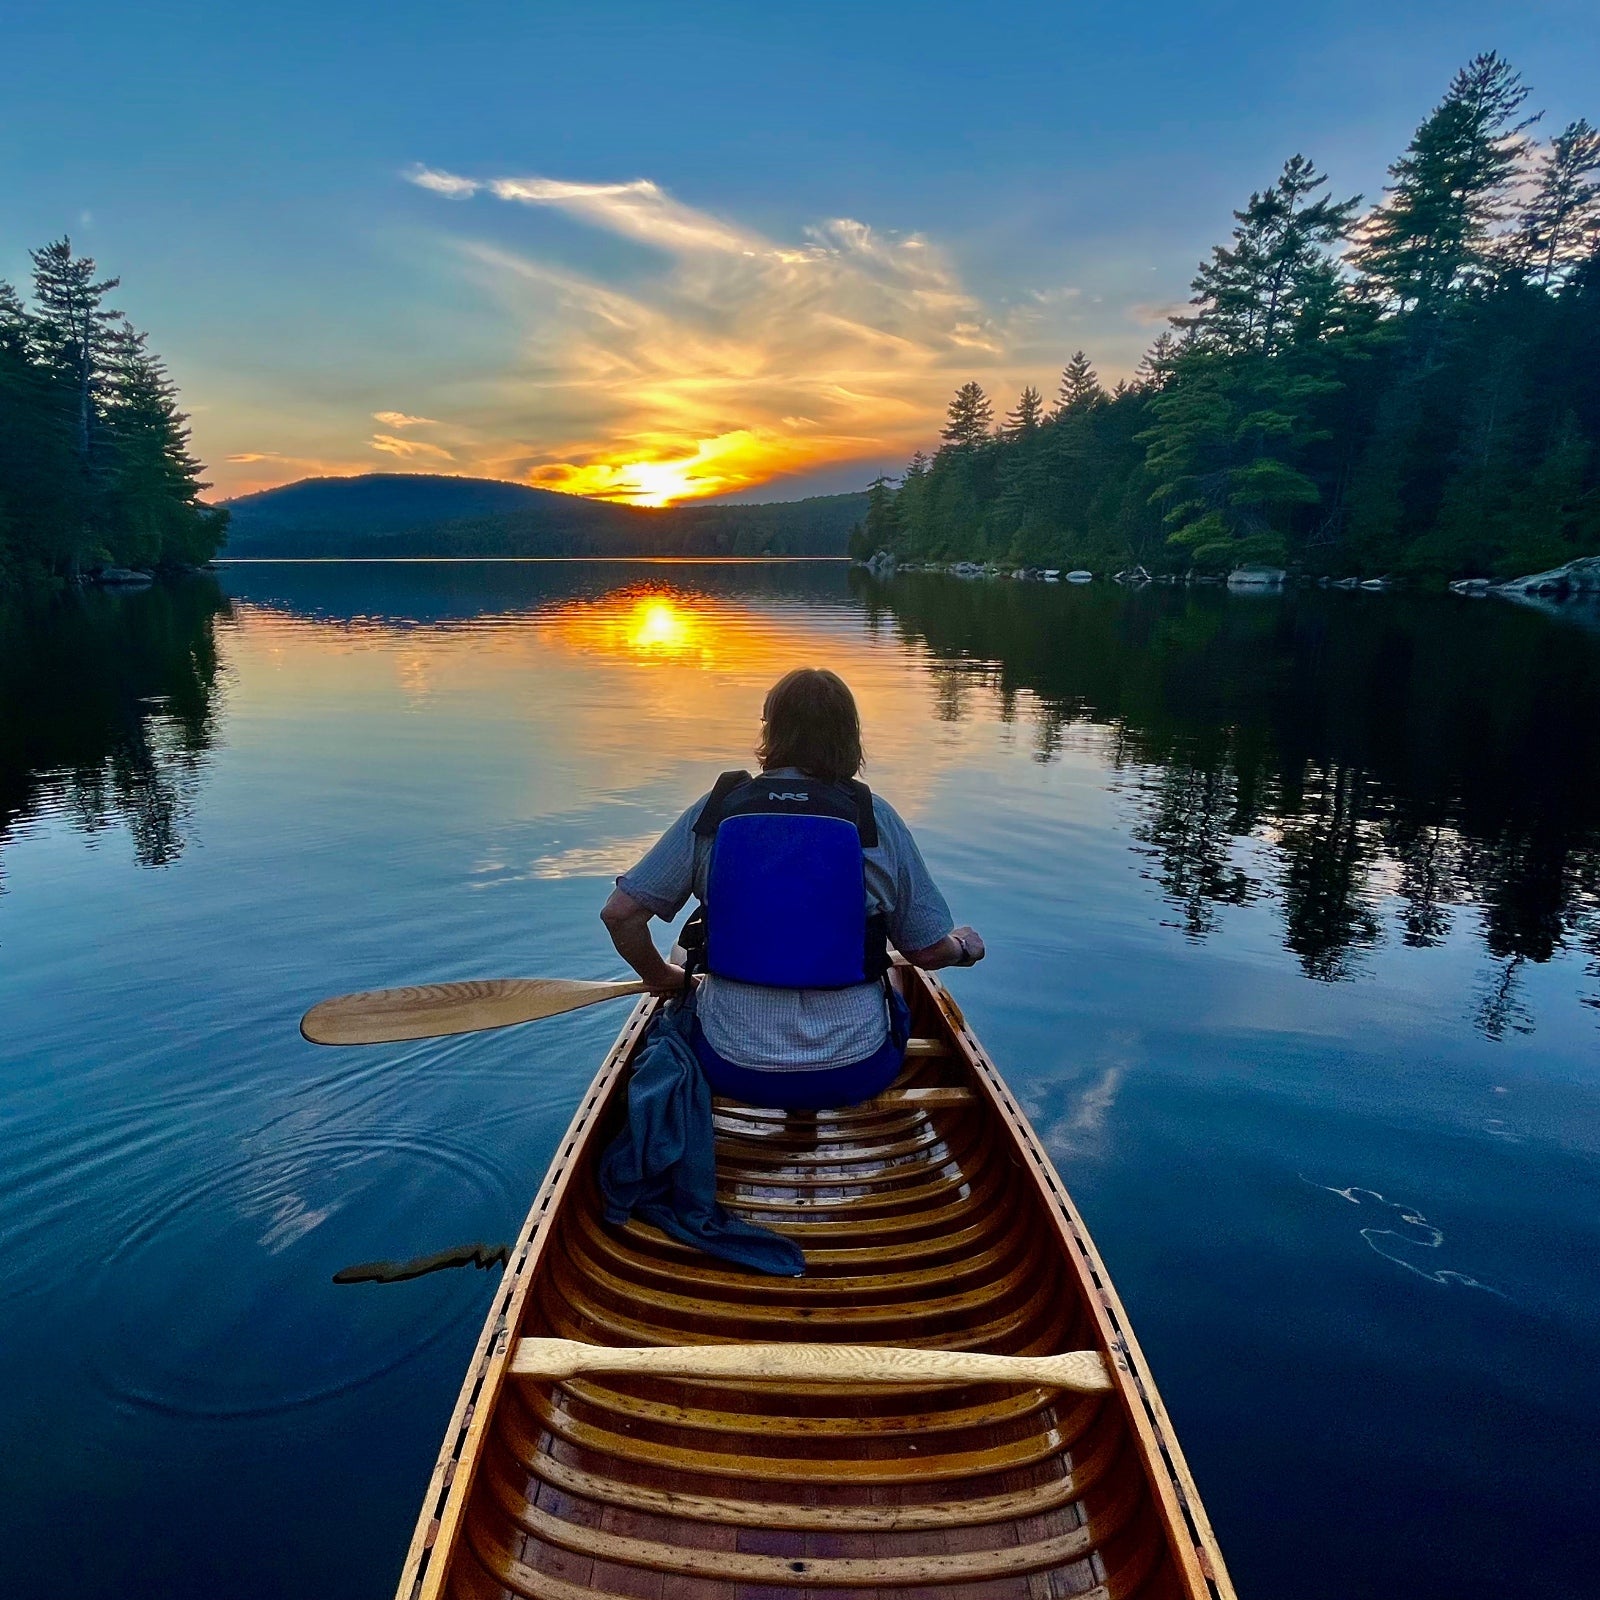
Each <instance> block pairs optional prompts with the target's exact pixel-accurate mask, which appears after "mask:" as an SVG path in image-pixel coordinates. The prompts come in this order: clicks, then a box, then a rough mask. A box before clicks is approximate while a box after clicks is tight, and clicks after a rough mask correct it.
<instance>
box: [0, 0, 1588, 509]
mask: <svg viewBox="0 0 1600 1600" xmlns="http://www.w3.org/2000/svg"><path fill="white" fill-rule="evenodd" d="M1595 22H1596V16H1595V12H1594V8H1593V5H1592V3H1590V4H1586V5H1579V4H1576V3H1569V0H1559V3H1535V4H1524V5H1517V6H1511V5H1484V4H1474V3H1457V4H1449V5H1446V4H1427V5H1395V4H1392V3H1391V4H1386V5H1380V4H1376V3H1372V0H1354V3H1350V4H1345V5H1342V6H1339V7H1332V6H1315V7H1313V6H1309V5H1295V4H1276V5H1273V4H1262V3H1259V0H1248V3H1238V4H1232V5H1183V6H1179V5H1172V4H1147V5H1143V6H1109V5H1099V6H1085V5H1077V4H1055V5H1035V6H1015V5H1010V6H1008V5H1004V4H989V5H975V4H937V3H927V0H924V3H920V4H915V5H912V4H904V5H902V4H879V5H875V6H860V5H843V4H834V3H831V0H814V3H812V4H809V5H804V6H800V5H786V4H766V5H755V4H744V5H707V4H693V3H685V0H680V3H677V4H672V5H667V4H659V5H614V4H604V3H590V4H585V5H581V6H580V5H566V4H547V5H521V6H512V5H504V4H499V5H490V4H482V3H477V0H456V3H453V4H449V5H439V4H437V3H435V4H432V5H421V4H416V3H413V0H394V3H392V4H390V5H388V6H385V7H381V8H380V7H375V6H351V5H345V6H340V5H335V4H323V5H317V6H313V5H310V4H305V3H302V0H286V3H282V4H277V5H273V6H270V7H268V6H262V5H254V4H251V5H240V4H234V5H231V6H228V5H212V6H200V5H172V4H160V3H159V0H158V3H153V4H151V5H148V6H142V7H138V8H135V7H132V6H127V5H113V4H105V3H96V0H84V3H80V4H77V5H74V6H71V7H63V6H60V5H59V4H57V5H44V4H38V3H36V0H23V3H22V4H21V5H20V6H19V5H18V4H17V3H16V0H13V3H12V5H11V6H9V7H8V8H7V12H6V19H5V22H4V24H3V29H4V34H3V36H4V38H5V44H6V56H7V61H6V65H5V68H4V79H5V83H6V110H7V115H6V119H5V120H6V124H7V136H6V138H5V140H4V141H3V142H0V219H3V222H4V226H3V228H0V275H3V276H8V277H12V278H14V279H19V280H20V279H21V278H22V277H24V276H25V272H26V259H25V250H26V247H27V246H28V245H30V244H35V243H39V242H42V241H44V240H46V239H48V238H51V237H54V236H57V235H59V234H61V233H62V232H70V233H71V235H72V236H73V238H74V241H75V242H76V243H78V244H79V245H80V246H81V247H82V248H84V249H86V250H88V251H89V252H91V253H93V254H94V255H95V256H97V257H98V258H99V260H100V261H101V263H102V265H103V266H104V267H107V268H109V269H111V270H113V271H116V272H120V273H121V275H122V277H123V281H124V287H123V289H122V291H121V295H120V302H119V303H120V304H121V305H122V306H123V308H124V309H126V310H127V311H128V312H129V313H130V314H131V315H132V316H133V317H134V320H135V321H136V322H137V323H139V324H140V325H141V326H143V327H146V328H148V329H149V330H150V332H151V334H152V340H153V343H154V344H155V346H156V348H157V349H159V350H161V351H162V352H164V353H165V354H166V355H167V357H168V359H169V360H170V362H171V365H172V367H173V370H174V373H175V375H176V376H177V378H178V379H179V381H180V383H181V384H182V386H183V390H184V395H185V402H186V404H187V406H188V407H189V409H190V410H191V411H192V413H193V417H194V428H195V436H196V444H197V447H198V449H199V451H200V453H201V454H202V456H203V457H204V458H205V459H206V460H207V462H208V463H209V464H210V465H211V467H212V469H213V475H214V476H215V477H216V479H217V482H218V485H219V489H223V490H228V491H238V490H240V489H244V488H249V487H256V486H260V485H264V484H269V483H273V482H281V481H287V480H289V479H292V478H295V477H300V476H304V475H306V474H307V473H309V472H314V471H336V472H350V471H362V470H375V469H380V468H381V469H394V468H397V467H398V468H408V469H413V470H435V471H457V472H490V473H493V474H495V475H497V476H508V477H518V478H522V479H525V480H527V481H532V482H541V483H546V484H548V485H550V486H553V487H565V488H573V489H577V490H580V491H582V492H596V493H608V494H618V495H623V496H629V497H632V498H636V499H649V498H659V497H666V496H672V495H676V494H678V493H680V492H685V490H686V489H687V492H706V491H707V490H708V489H715V490H719V491H736V492H739V491H742V497H744V498H768V497H771V498H777V497H784V498H787V497H792V496H793V495H796V494H800V493H804V492H810V491H815V490H817V489H833V488H839V487H851V486H855V485H857V484H859V483H861V482H864V481H865V480H866V479H867V478H870V477H871V476H872V473H873V472H874V471H875V470H876V469H877V468H878V467H879V466H880V465H890V466H892V465H897V464H899V463H900V462H902V461H903V460H904V458H905V455H906V454H907V453H908V451H909V449H910V448H913V447H914V446H915V445H916V444H917V443H919V442H920V443H929V442H932V441H933V440H935V439H936V437H937V430H938V424H939V420H940V414H941V412H942V407H943V401H944V399H945V398H946V397H947V395H948V393H949V392H950V390H951V389H953V388H954V386H955V384H956V383H958V382H960V381H961V380H962V379H964V378H966V377H976V378H978V379H979V380H980V381H981V382H983V383H984V384H985V385H986V386H987V387H989V388H990V389H991V392H993V393H994V395H995V397H996V399H997V401H998V402H999V404H1000V409H1002V410H1003V409H1004V408H1006V407H1008V406H1009V405H1010V404H1011V403H1012V402H1013V400H1014V397H1015V392H1016V390H1017V388H1018V387H1020V385H1021V384H1022V383H1023V382H1027V381H1033V382H1035V383H1037V384H1039V386H1040V387H1041V388H1043V389H1045V390H1046V392H1047V393H1049V392H1051V391H1052V390H1053V387H1054V380H1055V374H1056V372H1057V371H1058V370H1059V368H1060V366H1061V365H1062V363H1063V362H1064V361H1065V359H1066V357H1067V356H1068V355H1069V354H1070V353H1071V352H1072V350H1073V349H1075V348H1077V347H1078V346H1080V345H1081V346H1082V347H1084V348H1085V349H1087V350H1088V351H1089V353H1090V355H1091V356H1092V357H1093V358H1094V359H1095V361H1096V362H1097V363H1098V364H1099V366H1100V368H1101V371H1102V373H1103V374H1104V375H1106V376H1107V377H1108V378H1111V377H1116V376H1119V375H1123V374H1126V373H1127V372H1129V371H1131V369H1132V367H1133V366H1134V364H1135V363H1136V362H1137V360H1138V357H1139V354H1140V352H1141V351H1142V350H1143V348H1144V347H1145V346H1146V345H1147V344H1148V343H1149V341H1150V339H1151V338H1152V337H1153V336H1154V334H1155V333H1156V332H1158V331H1159V329H1160V327H1161V326H1162V315H1163V313H1164V312H1165V311H1166V310H1168V309H1170V308H1171V307H1172V306H1174V305H1175V304H1176V303H1178V302H1180V301H1182V300H1183V299H1184V297H1185V296H1186V294H1187V292H1188V289H1187V286H1188V281H1189V278H1190V276H1191V275H1192V273H1193V270H1194V267H1195V264H1196V262H1197V261H1198V260H1199V258H1200V257H1201V256H1202V255H1203V254H1204V253H1205V252H1206V251H1207V250H1208V249H1209V247H1210V245H1211V244H1212V243H1214V242H1216V241H1218V240H1220V239H1222V238H1223V237H1225V235H1226V231H1227V228H1228V226H1229V222H1230V218H1229V212H1230V210H1231V209H1232V208H1233V207H1234V206H1236V205H1239V204H1241V203H1242V202H1243V200H1244V199H1245V197H1246V195H1247V194H1248V192H1249V191H1250V190H1251V189H1252V188H1256V187H1260V186H1262V185H1264V184H1266V183H1267V182H1269V181H1270V180H1271V178H1272V177H1273V175H1274V174H1275V172H1276V171H1277V169H1278V167H1279V166H1280V165H1281V163H1282V162H1283V160H1284V159H1285V157H1287V156H1288V155H1290V154H1292V153H1294V152H1295V151H1297V150H1299V151H1304V152H1305V153H1306V154H1307V155H1309V156H1311V157H1312V158H1313V159H1314V160H1315V161H1316V162H1317V163H1318V164H1319V165H1320V166H1321V167H1322V168H1323V169H1324V170H1326V171H1328V172H1330V173H1331V174H1332V177H1333V182H1334V186H1335V188H1336V189H1337V190H1338V191H1339V192H1340V193H1341V194H1348V193H1352V192H1355V191H1357V190H1360V191H1364V192H1366V193H1367V194H1368V195H1369V196H1370V195H1374V194H1375V193H1376V192H1377V191H1378V189H1379V187H1380V185H1381V183H1382V181H1383V172H1384V167H1385V165H1386V164H1387V162H1388V161H1389V160H1391V159H1392V158H1393V156H1394V155H1395V154H1396V153H1397V152H1398V151H1399V150H1400V149H1401V148H1402V147H1403V145H1404V143H1405V140H1406V139H1407V137H1408V136H1409V134H1410V132H1411V130H1412V129H1413V128H1414V127H1415V125H1416V123H1417V122H1418V121H1419V120H1420V118H1421V117H1422V116H1423V115H1424V114H1425V113H1426V111H1427V110H1428V109H1429V107H1430V106H1431V105H1432V104H1433V103H1434V102H1435V101H1436V100H1437V99H1438V97H1439V94H1440V93H1441V91H1442V90H1443V88H1444V86H1445V84H1446V83H1447V82H1448V80H1449V77H1450V75H1451V73H1452V72H1453V71H1454V69H1455V68H1456V67H1457V66H1459V65H1460V64H1461V63H1462V62H1463V61H1465V60H1466V59H1467V58H1468V57H1469V56H1470V55H1472V54H1473V53H1475V52H1476V51H1479V50H1485V49H1498V50H1500V51H1501V52H1502V53H1503V54H1505V55H1506V56H1508V57H1509V58H1510V59H1511V61H1512V62H1513V64H1514V65H1515V66H1517V67H1518V68H1519V69H1520V70H1521V72H1522V73H1523V75H1524V76H1525V78H1526V79H1527V80H1528V81H1529V83H1530V84H1531V85H1532V86H1533V90H1534V103H1535V104H1537V105H1538V106H1541V107H1543V108H1545V110H1546V118H1545V123H1544V124H1543V125H1542V128H1543V129H1545V130H1550V129H1553V128H1556V127H1559V126H1560V125H1561V124H1562V123H1564V122H1566V121H1567V120H1569V119H1570V118H1572V117H1575V116H1578V115H1588V116H1589V117H1590V118H1591V120H1597V121H1600V71H1597V70H1596V69H1597V67H1600V28H1597V27H1596V26H1595ZM419 178H420V179H421V181H420V182H419V181H418V179H419Z"/></svg>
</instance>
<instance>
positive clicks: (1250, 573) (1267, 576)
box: [1228, 567, 1289, 589]
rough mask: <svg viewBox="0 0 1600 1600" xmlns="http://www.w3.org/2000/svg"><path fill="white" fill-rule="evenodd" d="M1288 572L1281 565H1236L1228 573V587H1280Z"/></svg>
mask: <svg viewBox="0 0 1600 1600" xmlns="http://www.w3.org/2000/svg"><path fill="white" fill-rule="evenodd" d="M1288 576H1289V574H1288V573H1287V572H1285V571H1284V570H1283V568H1282V567H1238V568H1236V569H1235V570H1234V571H1232V572H1230V573H1229V574H1228V587H1229V588H1230V589H1281V588H1282V587H1283V580H1284V579H1285V578H1287V577H1288Z"/></svg>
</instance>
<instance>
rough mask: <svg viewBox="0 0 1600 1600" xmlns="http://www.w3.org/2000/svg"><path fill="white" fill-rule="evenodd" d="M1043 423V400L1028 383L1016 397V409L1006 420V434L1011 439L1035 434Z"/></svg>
mask: <svg viewBox="0 0 1600 1600" xmlns="http://www.w3.org/2000/svg"><path fill="white" fill-rule="evenodd" d="M1043 421H1044V400H1043V398H1042V396H1041V395H1040V393H1039V391H1038V390H1037V389H1035V388H1034V386H1033V385H1032V384H1031V383H1030V384H1029V385H1028V386H1027V388H1026V389H1024V390H1023V391H1022V393H1021V394H1020V395H1019V396H1018V397H1017V409H1016V410H1015V411H1013V412H1012V413H1011V414H1010V416H1008V417H1007V418H1006V432H1007V433H1008V434H1009V435H1011V436H1012V437H1013V438H1019V437H1022V436H1024V435H1027V434H1033V433H1037V432H1038V431H1039V425H1040V423H1041V422H1043Z"/></svg>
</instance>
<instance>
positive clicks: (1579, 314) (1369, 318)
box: [851, 54, 1600, 580]
mask: <svg viewBox="0 0 1600 1600" xmlns="http://www.w3.org/2000/svg"><path fill="white" fill-rule="evenodd" d="M1527 100H1528V89H1527V87H1526V86H1525V85H1524V84H1523V83H1522V81H1521V79H1520V78H1519V77H1518V75H1517V74H1516V73H1515V72H1514V71H1513V70H1512V68H1511V67H1510V66H1509V65H1508V64H1507V63H1506V62H1505V61H1504V60H1502V59H1501V58H1500V57H1499V56H1497V55H1494V54H1489V55H1484V56H1480V57H1478V58H1477V59H1475V60H1474V61H1472V62H1471V63H1470V64H1469V65H1468V66H1466V67H1465V68H1463V69H1462V70H1461V71H1460V72H1459V73H1458V74H1457V75H1456V77H1455V79H1454V81H1453V82H1452V83H1451V85H1450V87H1449V90H1448V92H1447V93H1446V95H1445V96H1444V98H1443V100H1442V101H1441V102H1440V103H1439V105H1437V106H1436V107H1435V108H1434V109H1433V111H1432V112H1430V113H1429V115H1428V116H1427V118H1426V119H1425V120H1424V121H1423V123H1422V124H1421V126H1420V127H1419V128H1418V129H1417V131H1416V133H1415V135H1414V136H1413V138H1412V140H1411V143H1410V145H1409V146H1408V147H1407V149H1406V151H1405V153H1404V154H1403V155H1402V156H1400V157H1399V159H1398V160H1396V162H1395V163H1394V164H1393V165H1392V166H1391V167H1390V169H1389V176H1390V182H1389V184H1388V185H1387V186H1386V188H1385V190H1384V194H1383V197H1382V199H1381V200H1380V201H1379V202H1378V204H1377V205H1375V206H1372V207H1370V208H1368V209H1366V210H1365V211H1364V210H1363V199H1362V197H1361V196H1360V195H1352V196H1350V197H1348V198H1335V197H1334V196H1333V194H1332V193H1331V192H1330V189H1329V181H1328V179H1327V177H1326V176H1324V175H1323V174H1322V173H1320V172H1318V171H1317V170H1316V168H1315V167H1314V166H1313V165H1312V163H1311V162H1310V161H1308V160H1307V159H1306V158H1305V157H1303V156H1301V155H1295V156H1294V157H1292V158H1291V159H1290V160H1289V161H1288V162H1287V163H1286V164H1285V166H1284V168H1283V170H1282V172H1281V173H1280V175H1279V176H1278V178H1277V180H1276V181H1275V182H1274V183H1273V184H1272V185H1271V186H1270V187H1269V188H1267V189H1265V190H1263V191H1261V192H1258V193H1255V194H1252V195H1251V196H1250V198H1249V201H1248V202H1247V204H1246V205H1245V206H1244V208H1243V209H1242V210H1240V211H1237V212H1235V213H1234V217H1235V221H1236V226H1235V227H1234V229H1233V233H1232V237H1231V239H1230V241H1229V242H1228V243H1227V244H1223V245H1218V246H1216V248H1215V249H1214V250H1213V251H1212V253H1211V256H1210V258H1209V259H1208V260H1206V261H1205V262H1203V263H1202V264H1201V266H1200V268H1199V271H1198V272H1197V274H1196V277H1195V279H1194V282H1193V285H1192V287H1193V291H1194V293H1193V298H1192V300H1191V302H1190V303H1191V307H1192V309H1191V310H1190V311H1189V312H1188V313H1186V314H1184V315H1181V316H1177V317H1174V318H1173V319H1172V322H1173V325H1174V326H1173V329H1172V330H1171V331H1167V332H1163V333H1162V334H1161V335H1160V336H1159V337H1158V338H1157V339H1156V341H1155V343H1154V344H1153V345H1152V346H1151V348H1150V350H1149V351H1148V353H1147V354H1146V356H1145V357H1144V360H1143V362H1142V363H1141V365H1140V367H1139V370H1138V373H1137V374H1136V376H1135V378H1134V379H1133V381H1131V382H1123V383H1118V384H1117V385H1116V386H1115V387H1114V388H1112V389H1111V390H1110V391H1107V390H1106V389H1105V387H1104V386H1103V385H1102V384H1101V383H1100V381H1099V380H1098V378H1097V376H1096V374H1095V371H1094V368H1093V366H1092V363H1091V361H1090V359H1089V357H1088V356H1087V355H1086V354H1085V353H1084V352H1083V351H1081V350H1080V351H1078V352H1077V353H1076V354H1074V355H1073V357H1072V359H1071V361H1070V362H1069V363H1068V365H1067V366H1066V369H1065V371H1064V372H1063V374H1062V378H1061V384H1060V389H1059V392H1058V394H1057V396H1056V401H1055V404H1054V406H1053V407H1050V406H1047V404H1046V401H1045V399H1044V398H1043V396H1041V395H1040V393H1039V392H1038V390H1037V389H1035V388H1032V387H1030V388H1028V389H1026V390H1024V392H1023V394H1022V395H1021V396H1020V398H1019V399H1018V401H1017V404H1016V406H1015V408H1014V409H1013V410H1012V411H1011V412H1010V414H1009V415H1008V416H1006V417H1005V419H1004V420H1003V421H1002V422H1001V423H1000V424H999V425H998V426H996V423H995V418H994V407H993V404H992V402H991V400H990V398H989V397H988V396H987V395H986V394H985V393H984V391H983V389H982V388H981V387H980V386H979V385H978V384H977V383H968V384H964V385H963V386H962V388H961V389H960V390H959V391H958V392H957V394H956V396H955V398H954V400H952V402H951V404H950V407H949V415H948V422H947V424H946V426H945V428H944V431H943V442H942V444H941V445H940V447H939V448H938V450H937V451H936V452H935V453H934V454H933V455H932V456H931V457H929V456H927V455H925V454H923V453H921V452H919V453H918V454H917V455H916V456H915V457H914V458H913V459H912V461H911V464H910V465H909V467H908V468H907V469H906V471H905V474H904V476H903V478H902V479H901V480H900V481H899V483H898V484H895V483H894V482H892V481H890V480H888V479H880V480H879V481H878V482H877V483H876V484H875V485H874V486H873V490H872V495H871V500H870V505H869V511H868V514H867V517H866V519H865V521H864V522H863V523H862V525H861V526H860V528H858V529H857V531H856V533H855V535H854V536H853V539H852V546H851V552H852V554H854V555H856V556H858V557H867V556H870V555H872V554H874V553H875V552H877V551H880V550H885V551H889V552H891V553H892V554H894V555H896V556H897V557H899V558H901V559H903V560H922V561H929V560H933V561H949V560H956V559H961V560H972V561H983V562H995V563H998V564H1000V565H1002V566H1019V567H1020V566H1056V567H1068V566H1073V567H1086V568H1089V569H1091V570H1096V571H1102V572H1104V571H1112V570H1115V569H1117V568H1120V567H1132V566H1135V565H1142V566H1144V567H1146V568H1147V569H1148V570H1150V571H1151V572H1156V573H1159V572H1173V573H1181V572H1193V573H1197V574H1203V573H1220V572H1225V571H1228V570H1229V569H1231V568H1235V567H1239V566H1245V565H1271V566H1283V567H1288V568H1293V569H1299V570H1301V571H1304V572H1306V573H1308V574H1321V575H1329V576H1338V575H1341V574H1359V575H1365V576H1378V575H1390V576H1394V577H1400V578H1412V579H1419V580H1420V579H1428V578H1432V579H1438V578H1443V577H1501V576H1506V575H1509V574H1512V573H1517V572H1524V573H1525V572H1531V571H1535V570H1538V569H1541V568H1548V567H1552V566H1556V565H1559V564H1561V563H1563V562H1566V561H1568V560H1570V559H1572V558H1574V557H1577V556H1582V555H1587V554H1590V553H1593V552H1596V551H1600V131H1597V130H1596V129H1595V128H1593V127H1591V126H1590V124H1589V123H1588V122H1587V121H1584V120H1582V119H1580V120H1578V121H1576V122H1573V123H1570V124H1569V125H1568V126H1567V127H1565V128H1564V129H1563V130H1561V131H1560V132H1559V133H1558V134H1556V135H1555V137H1554V138H1553V139H1552V140H1551V141H1550V142H1549V143H1548V144H1545V145H1539V144H1536V143H1535V142H1534V137H1533V134H1532V132H1531V131H1530V130H1532V129H1533V128H1534V127H1535V126H1536V124H1537V122H1538V120H1539V118H1538V117H1537V116H1536V115H1533V114H1530V113H1529V111H1528V108H1527Z"/></svg>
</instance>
